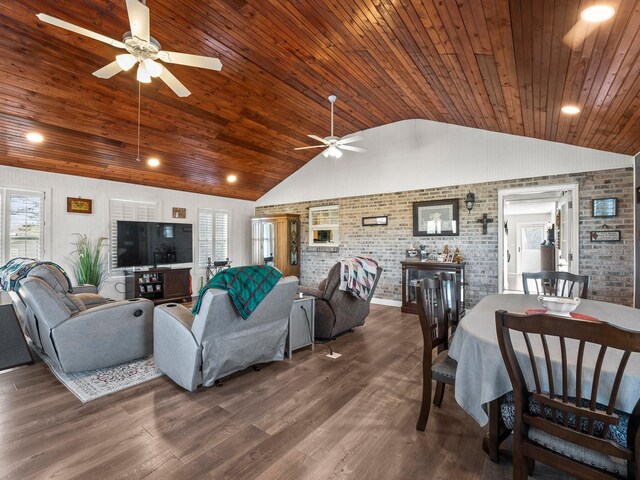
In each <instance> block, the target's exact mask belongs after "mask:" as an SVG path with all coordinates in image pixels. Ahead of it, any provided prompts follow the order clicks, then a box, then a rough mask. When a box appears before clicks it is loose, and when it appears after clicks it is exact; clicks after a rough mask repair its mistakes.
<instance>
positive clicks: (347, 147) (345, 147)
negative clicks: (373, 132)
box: [338, 145, 366, 153]
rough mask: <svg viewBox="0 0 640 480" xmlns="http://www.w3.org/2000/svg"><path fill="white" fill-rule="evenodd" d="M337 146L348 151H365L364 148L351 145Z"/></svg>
mask: <svg viewBox="0 0 640 480" xmlns="http://www.w3.org/2000/svg"><path fill="white" fill-rule="evenodd" d="M338 148H340V149H341V150H349V151H350V152H358V153H365V152H366V150H365V149H364V148H360V147H352V146H351V145H340V146H339V147H338Z"/></svg>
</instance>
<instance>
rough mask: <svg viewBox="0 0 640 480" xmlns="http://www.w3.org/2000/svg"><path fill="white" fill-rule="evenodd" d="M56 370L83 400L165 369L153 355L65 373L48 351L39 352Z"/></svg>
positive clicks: (107, 393) (55, 372)
mask: <svg viewBox="0 0 640 480" xmlns="http://www.w3.org/2000/svg"><path fill="white" fill-rule="evenodd" d="M36 353H38V355H40V357H41V358H42V360H44V362H45V363H46V364H47V365H48V366H49V369H50V370H51V371H52V372H53V374H54V375H55V376H56V377H57V378H58V380H60V381H61V382H62V384H63V385H64V386H65V387H67V388H68V389H69V391H71V393H73V394H74V395H75V396H76V397H78V399H79V400H80V401H81V402H82V403H87V402H90V401H92V400H96V399H97V398H101V397H104V396H107V395H110V394H112V393H115V392H119V391H121V390H124V389H126V388H129V387H134V386H136V385H140V384H141V383H144V382H148V381H149V380H153V379H154V378H158V377H161V376H162V375H163V373H162V372H161V371H160V370H158V369H157V368H156V365H155V363H154V362H153V356H149V357H147V358H139V359H137V360H132V361H130V362H125V363H120V364H118V365H114V366H113V367H106V368H97V369H95V370H86V371H84V372H75V373H64V372H63V371H62V370H60V367H58V365H56V364H55V362H54V361H52V360H51V359H50V358H49V357H48V356H47V355H45V354H43V353H41V352H38V351H37V350H36Z"/></svg>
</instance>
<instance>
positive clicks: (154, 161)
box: [147, 158, 160, 167]
mask: <svg viewBox="0 0 640 480" xmlns="http://www.w3.org/2000/svg"><path fill="white" fill-rule="evenodd" d="M147 165H149V166H150V167H157V166H158V165H160V160H158V159H157V158H150V159H149V160H147Z"/></svg>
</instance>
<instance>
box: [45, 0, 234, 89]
mask: <svg viewBox="0 0 640 480" xmlns="http://www.w3.org/2000/svg"><path fill="white" fill-rule="evenodd" d="M125 1H126V4H127V15H128V17H129V25H130V28H131V31H130V32H126V33H125V34H124V35H123V37H122V42H120V41H118V40H114V39H112V38H109V37H106V36H105V35H101V34H99V33H95V32H92V31H91V30H87V29H86V28H83V27H79V26H77V25H74V24H72V23H69V22H67V21H65V20H60V19H59V18H55V17H52V16H51V15H47V14H46V13H39V14H37V15H36V16H37V17H38V19H40V20H41V21H43V22H45V23H48V24H50V25H54V26H56V27H60V28H64V29H65V30H69V31H71V32H74V33H78V34H80V35H84V36H86V37H89V38H93V39H94V40H98V41H99V42H103V43H106V44H108V45H111V46H113V47H116V48H120V49H123V50H126V51H127V52H128V53H125V54H121V55H116V58H115V61H113V62H112V63H110V64H108V65H106V66H104V67H102V68H100V69H98V70H96V71H95V72H93V75H95V76H96V77H98V78H104V79H108V78H111V77H113V76H114V75H117V74H118V73H120V72H122V71H127V70H129V69H131V68H132V67H133V66H134V65H135V64H136V63H137V64H138V71H137V72H136V78H137V80H138V82H141V83H149V82H151V79H152V78H160V79H161V80H162V81H163V82H164V83H166V84H167V86H168V87H169V88H170V89H171V90H173V92H174V93H175V94H176V95H178V96H179V97H186V96H189V95H191V92H190V91H189V90H188V89H187V88H186V87H185V86H184V85H183V84H182V83H181V82H180V80H178V79H177V78H176V77H174V76H173V75H172V74H171V73H170V72H169V71H168V70H167V68H166V67H164V66H163V65H162V64H160V63H158V62H157V61H156V60H160V61H162V62H164V63H172V64H177V65H186V66H189V67H198V68H205V69H209V70H217V71H219V70H221V69H222V63H221V62H220V60H218V59H217V58H212V57H204V56H200V55H191V54H187V53H178V52H168V51H164V50H161V46H160V42H158V41H157V40H156V39H155V38H153V37H152V36H151V35H150V28H149V8H147V6H146V5H145V4H144V3H142V2H141V1H139V0H125Z"/></svg>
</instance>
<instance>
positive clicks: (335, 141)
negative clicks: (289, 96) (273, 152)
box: [294, 95, 366, 158]
mask: <svg viewBox="0 0 640 480" xmlns="http://www.w3.org/2000/svg"><path fill="white" fill-rule="evenodd" d="M336 98H337V97H336V96H335V95H330V96H329V102H330V103H331V135H329V136H328V137H324V138H322V137H319V136H318V135H307V137H309V138H313V139H314V140H317V141H319V142H322V144H321V145H312V146H310V147H298V148H294V150H308V149H310V148H324V149H325V151H324V152H322V155H324V157H325V158H328V157H330V156H331V157H334V158H340V157H341V156H342V152H341V150H348V151H350V152H358V153H364V152H366V150H365V149H364V148H360V147H354V146H353V145H348V144H349V143H353V142H358V141H360V140H362V137H359V136H357V135H354V136H351V137H342V138H340V137H336V136H335V135H334V134H333V104H334V103H335V101H336Z"/></svg>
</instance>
